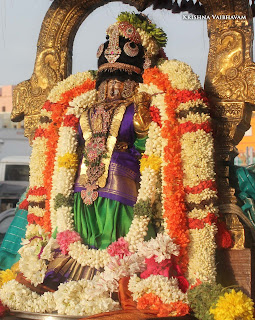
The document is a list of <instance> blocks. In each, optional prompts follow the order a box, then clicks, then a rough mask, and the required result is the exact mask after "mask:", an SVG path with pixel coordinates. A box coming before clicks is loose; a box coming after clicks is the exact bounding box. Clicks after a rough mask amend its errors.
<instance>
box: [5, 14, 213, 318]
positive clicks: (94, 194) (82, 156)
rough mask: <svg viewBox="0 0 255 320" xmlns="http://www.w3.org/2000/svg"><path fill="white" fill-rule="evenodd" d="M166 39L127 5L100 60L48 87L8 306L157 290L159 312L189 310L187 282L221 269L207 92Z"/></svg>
mask: <svg viewBox="0 0 255 320" xmlns="http://www.w3.org/2000/svg"><path fill="white" fill-rule="evenodd" d="M165 44H166V35H165V33H164V32H163V30H162V29H160V28H157V27H156V26H155V25H154V24H152V23H151V22H150V21H149V20H148V18H147V17H145V16H143V15H136V14H133V13H127V12H125V13H122V14H120V15H119V17H118V20H117V22H116V23H115V24H113V25H111V26H110V27H109V28H108V29H107V41H106V42H105V43H104V44H101V45H100V47H99V49H98V52H97V58H98V72H97V73H95V72H92V71H90V72H83V73H78V74H76V75H72V76H70V77H69V78H67V79H65V80H64V81H62V82H60V83H59V84H58V85H57V86H56V87H55V88H53V89H52V91H51V93H50V95H49V97H48V100H47V101H46V102H45V104H44V106H43V108H42V111H41V119H40V126H39V128H38V129H37V130H36V132H35V137H34V142H33V151H32V156H31V165H30V189H29V191H28V197H27V200H28V203H29V206H28V226H27V231H26V239H25V240H24V241H23V246H22V248H21V249H20V254H21V259H20V261H19V267H20V271H21V273H20V275H19V276H18V277H17V279H16V280H11V281H10V282H8V283H6V284H5V285H4V286H3V287H2V289H1V290H0V298H1V300H2V301H3V303H5V304H6V305H8V306H9V307H11V308H12V309H17V310H23V311H33V312H35V311H36V312H53V311H54V312H56V311H57V312H58V313H60V314H69V315H71V314H73V315H86V316H87V315H91V314H96V313H100V312H106V311H112V310H116V309H121V308H123V309H125V303H123V295H124V296H125V295H126V293H127V292H129V293H130V294H131V296H130V299H131V300H133V303H134V305H135V304H136V303H138V304H137V305H139V306H140V309H143V307H144V308H147V307H148V306H149V307H150V305H153V304H152V303H147V304H146V301H147V300H146V299H149V298H150V299H154V298H155V299H159V300H158V301H160V304H158V309H157V308H156V309H157V310H156V313H159V314H160V312H161V311H162V310H167V311H166V312H167V315H168V314H173V313H171V312H172V311H173V312H175V313H174V314H175V315H185V314H186V313H188V311H189V306H188V299H187V290H188V288H189V287H190V286H194V285H197V284H198V283H201V282H206V281H211V282H212V281H215V276H216V271H215V263H214V254H215V242H214V236H215V233H216V225H215V222H216V214H217V208H216V207H215V200H216V188H215V181H214V176H215V174H214V168H213V156H212V151H213V139H212V132H211V126H210V116H209V112H208V106H207V99H206V97H205V95H204V93H203V91H202V89H201V86H200V83H199V81H198V78H197V76H196V75H195V74H194V73H193V71H192V70H191V68H190V67H189V66H187V65H186V64H184V63H181V62H179V61H176V60H173V61H168V60H167V59H166V57H165V55H164V51H163V49H162V47H163V46H164V45H165ZM201 244H203V245H201ZM123 288H124V289H123ZM127 289H128V290H127ZM24 290H25V291H24ZM14 291H15V294H16V296H15V297H16V298H15V299H14V298H13V296H12V294H11V292H14ZM45 291H46V292H45ZM21 292H22V295H23V296H22V297H21ZM24 292H26V293H25V294H23V293H24ZM35 292H38V293H40V295H39V294H37V293H35ZM114 292H115V293H117V292H118V293H119V298H118V299H116V298H113V297H114V295H112V294H113V293H114ZM42 293H43V294H42ZM148 295H149V296H148ZM17 297H18V298H17ZM124 300H125V299H124ZM18 301H19V302H18ZM147 302H148V301H147ZM162 308H163V309H162ZM171 308H172V309H171ZM160 310H161V311H160ZM171 310H172V311H171ZM154 312H155V310H154Z"/></svg>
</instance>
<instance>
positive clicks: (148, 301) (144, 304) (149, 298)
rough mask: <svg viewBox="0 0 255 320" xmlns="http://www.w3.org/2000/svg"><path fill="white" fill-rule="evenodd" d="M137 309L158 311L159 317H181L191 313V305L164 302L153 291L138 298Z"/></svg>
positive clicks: (179, 302)
mask: <svg viewBox="0 0 255 320" xmlns="http://www.w3.org/2000/svg"><path fill="white" fill-rule="evenodd" d="M137 309H139V310H145V309H150V310H154V311H156V312H157V316H158V317H168V316H175V317H181V316H185V315H186V314H188V313H189V306H188V305H187V304H186V303H184V302H182V301H178V302H173V303H169V304H166V303H163V302H162V300H161V299H160V298H159V297H158V296H157V295H155V294H153V293H145V294H144V295H143V296H142V297H141V298H139V299H138V302H137Z"/></svg>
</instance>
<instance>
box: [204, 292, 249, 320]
mask: <svg viewBox="0 0 255 320" xmlns="http://www.w3.org/2000/svg"><path fill="white" fill-rule="evenodd" d="M253 305H254V302H253V301H252V300H251V299H250V298H249V297H247V296H246V295H245V294H244V293H243V292H242V291H238V292H236V291H235V290H234V289H233V290H232V291H231V292H230V293H228V292H226V293H225V294H224V296H220V297H219V300H218V302H217V303H216V305H214V306H212V307H211V308H210V313H211V314H213V315H214V319H215V320H239V319H240V320H253V319H254V317H253V314H254V307H253Z"/></svg>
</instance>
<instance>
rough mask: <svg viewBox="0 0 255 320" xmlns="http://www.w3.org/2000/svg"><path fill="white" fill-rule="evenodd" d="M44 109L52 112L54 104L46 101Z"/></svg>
mask: <svg viewBox="0 0 255 320" xmlns="http://www.w3.org/2000/svg"><path fill="white" fill-rule="evenodd" d="M42 109H45V110H47V111H51V109H52V103H51V102H50V101H49V100H47V101H45V103H44V105H43V107H42Z"/></svg>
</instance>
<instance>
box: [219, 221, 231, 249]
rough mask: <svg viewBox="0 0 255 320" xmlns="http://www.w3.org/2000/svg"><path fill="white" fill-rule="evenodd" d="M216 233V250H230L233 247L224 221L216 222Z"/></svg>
mask: <svg viewBox="0 0 255 320" xmlns="http://www.w3.org/2000/svg"><path fill="white" fill-rule="evenodd" d="M216 225H217V228H218V232H217V234H216V243H217V246H218V248H224V249H227V248H231V247H232V246H233V239H232V237H231V234H230V232H229V230H228V229H227V226H226V223H225V222H224V221H217V223H216Z"/></svg>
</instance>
